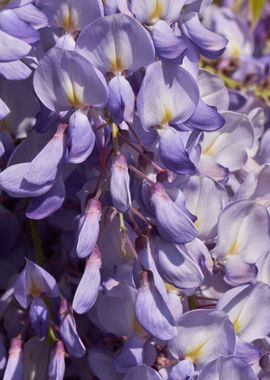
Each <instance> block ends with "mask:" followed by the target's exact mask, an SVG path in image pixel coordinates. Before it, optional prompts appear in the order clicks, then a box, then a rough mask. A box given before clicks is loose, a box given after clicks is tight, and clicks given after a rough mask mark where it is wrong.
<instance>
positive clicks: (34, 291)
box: [28, 280, 42, 297]
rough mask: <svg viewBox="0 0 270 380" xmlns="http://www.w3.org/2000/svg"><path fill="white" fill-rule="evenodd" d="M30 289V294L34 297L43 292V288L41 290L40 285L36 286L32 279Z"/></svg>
mask: <svg viewBox="0 0 270 380" xmlns="http://www.w3.org/2000/svg"><path fill="white" fill-rule="evenodd" d="M28 291H29V295H31V296H33V297H39V296H40V295H41V294H42V290H40V289H39V287H38V286H36V284H34V283H33V281H32V280H31V286H30V289H29V290H28Z"/></svg>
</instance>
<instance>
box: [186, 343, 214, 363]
mask: <svg viewBox="0 0 270 380" xmlns="http://www.w3.org/2000/svg"><path fill="white" fill-rule="evenodd" d="M207 342H208V339H207V340H206V341H204V342H203V343H199V344H197V345H196V346H194V348H193V349H192V350H190V351H188V352H187V353H186V354H185V358H186V359H190V360H191V361H192V362H193V363H196V362H197V361H198V360H199V359H200V357H201V356H202V354H203V349H204V347H205V346H206V344H207Z"/></svg>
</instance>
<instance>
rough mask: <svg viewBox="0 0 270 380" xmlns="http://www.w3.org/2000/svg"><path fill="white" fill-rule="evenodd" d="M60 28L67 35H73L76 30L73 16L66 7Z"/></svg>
mask: <svg viewBox="0 0 270 380" xmlns="http://www.w3.org/2000/svg"><path fill="white" fill-rule="evenodd" d="M62 28H63V29H64V30H65V31H66V32H68V33H73V32H75V31H76V30H77V25H76V20H75V16H74V14H73V10H72V8H71V7H68V9H67V11H65V12H64V15H63V19H62Z"/></svg>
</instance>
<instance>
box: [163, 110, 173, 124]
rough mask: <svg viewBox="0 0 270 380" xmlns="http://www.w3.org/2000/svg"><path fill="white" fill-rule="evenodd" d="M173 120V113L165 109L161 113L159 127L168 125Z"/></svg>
mask: <svg viewBox="0 0 270 380" xmlns="http://www.w3.org/2000/svg"><path fill="white" fill-rule="evenodd" d="M172 118H173V112H172V110H170V109H169V108H165V110H164V112H163V116H162V119H161V121H160V124H161V125H164V124H168V123H169V122H170V121H171V120H172Z"/></svg>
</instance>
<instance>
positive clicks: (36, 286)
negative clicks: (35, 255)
mask: <svg viewBox="0 0 270 380" xmlns="http://www.w3.org/2000/svg"><path fill="white" fill-rule="evenodd" d="M41 294H46V295H47V296H48V297H58V295H59V289H58V285H57V283H56V281H55V279H54V278H53V277H52V276H51V275H50V274H49V273H48V272H47V271H46V270H44V269H43V268H41V267H40V266H38V265H37V264H35V263H33V262H32V261H30V260H28V259H26V265H25V267H24V269H23V270H22V272H21V273H20V274H19V276H18V278H17V280H16V282H15V284H14V296H15V298H16V299H17V301H18V302H19V304H20V305H21V306H22V307H23V308H27V307H28V305H29V303H30V296H40V295H41Z"/></svg>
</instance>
